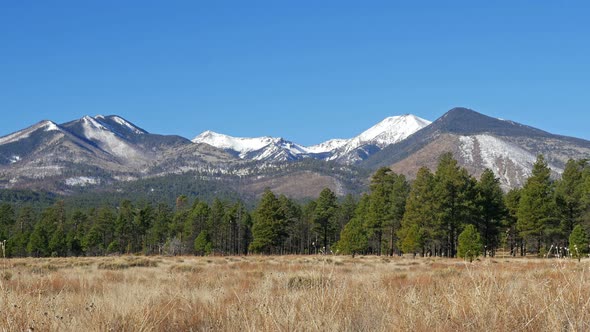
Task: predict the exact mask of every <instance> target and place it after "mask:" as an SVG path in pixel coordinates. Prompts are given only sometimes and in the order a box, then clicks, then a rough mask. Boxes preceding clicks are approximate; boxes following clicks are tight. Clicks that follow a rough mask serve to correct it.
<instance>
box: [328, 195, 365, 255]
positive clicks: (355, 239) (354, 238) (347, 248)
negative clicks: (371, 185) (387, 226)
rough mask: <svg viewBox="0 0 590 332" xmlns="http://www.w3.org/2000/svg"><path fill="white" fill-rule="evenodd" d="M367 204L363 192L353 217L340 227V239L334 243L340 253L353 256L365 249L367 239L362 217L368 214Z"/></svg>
mask: <svg viewBox="0 0 590 332" xmlns="http://www.w3.org/2000/svg"><path fill="white" fill-rule="evenodd" d="M369 205H370V198H369V196H368V195H366V194H365V195H363V196H362V197H361V200H360V201H359V203H358V205H357V208H356V209H355V213H354V216H353V218H352V219H351V220H350V222H348V223H347V224H346V225H345V226H344V228H343V229H342V232H341V234H340V240H339V241H338V243H337V245H336V249H337V250H338V251H339V252H341V253H342V254H346V255H352V256H353V257H354V256H355V255H356V254H358V253H364V252H365V251H366V250H367V248H368V246H369V241H368V238H367V230H366V228H365V223H364V220H363V219H364V218H365V216H366V215H367V214H368V211H369Z"/></svg>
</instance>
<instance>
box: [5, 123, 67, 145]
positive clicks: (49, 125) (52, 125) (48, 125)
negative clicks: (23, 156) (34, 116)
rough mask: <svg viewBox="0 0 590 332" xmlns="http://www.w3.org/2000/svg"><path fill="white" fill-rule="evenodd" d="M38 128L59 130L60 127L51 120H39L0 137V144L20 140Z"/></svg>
mask: <svg viewBox="0 0 590 332" xmlns="http://www.w3.org/2000/svg"><path fill="white" fill-rule="evenodd" d="M38 130H43V131H61V128H60V126H59V125H57V124H56V123H55V122H53V121H49V120H43V121H39V122H37V123H36V124H34V125H32V126H30V127H27V128H25V129H23V130H19V131H17V132H15V133H12V134H9V135H6V136H3V137H0V145H3V144H8V143H14V142H16V141H20V140H21V139H24V138H27V137H29V136H30V135H31V134H32V133H33V132H36V131H38Z"/></svg>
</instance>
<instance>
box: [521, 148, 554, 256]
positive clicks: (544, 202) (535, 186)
mask: <svg viewBox="0 0 590 332" xmlns="http://www.w3.org/2000/svg"><path fill="white" fill-rule="evenodd" d="M550 175H551V170H550V169H549V167H548V166H547V162H545V158H544V157H543V156H542V155H539V156H538V157H537V161H536V162H535V164H534V166H533V171H532V175H531V176H530V177H529V178H528V179H527V181H526V183H525V185H524V187H523V188H522V191H521V194H520V204H519V208H518V222H517V228H518V231H519V233H520V236H522V238H523V239H524V240H525V241H526V242H525V243H528V244H535V247H536V248H535V249H536V251H537V253H540V252H541V247H542V246H541V245H542V243H543V240H545V238H546V235H547V234H550V232H551V231H552V230H553V229H555V227H553V226H554V222H555V220H556V218H555V210H556V208H555V204H554V202H555V201H554V199H553V184H552V182H551V178H550Z"/></svg>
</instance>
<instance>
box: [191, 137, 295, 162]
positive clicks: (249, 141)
mask: <svg viewBox="0 0 590 332" xmlns="http://www.w3.org/2000/svg"><path fill="white" fill-rule="evenodd" d="M192 141H193V143H205V144H209V145H211V146H214V147H216V148H219V149H222V150H225V151H228V152H229V153H231V154H234V155H235V156H237V157H239V158H241V159H249V160H272V161H288V160H296V159H299V158H300V156H301V155H305V154H307V151H306V150H305V148H304V147H303V146H301V145H299V144H296V143H293V142H290V141H287V140H285V139H283V138H280V137H279V138H277V137H269V136H264V137H254V138H247V137H232V136H228V135H223V134H218V133H216V132H213V131H210V130H208V131H205V132H203V133H201V134H200V135H199V136H197V137H195V138H194V139H193V140H192Z"/></svg>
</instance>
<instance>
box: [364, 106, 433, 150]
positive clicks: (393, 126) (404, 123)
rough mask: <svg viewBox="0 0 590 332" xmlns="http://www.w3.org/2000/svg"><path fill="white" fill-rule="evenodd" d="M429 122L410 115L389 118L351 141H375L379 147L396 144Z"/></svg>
mask: <svg viewBox="0 0 590 332" xmlns="http://www.w3.org/2000/svg"><path fill="white" fill-rule="evenodd" d="M430 123H431V122H430V121H428V120H425V119H422V118H419V117H417V116H415V115H412V114H405V115H396V116H390V117H387V118H385V119H383V120H382V121H381V122H379V123H377V124H376V125H374V126H373V127H371V128H369V129H367V130H366V131H364V132H362V133H361V134H360V135H359V136H357V137H355V138H354V139H353V140H357V141H359V143H362V142H369V141H375V143H377V144H379V145H389V144H393V143H397V142H399V141H401V140H403V139H405V138H406V137H408V136H410V135H411V134H413V133H415V132H416V131H418V130H420V129H422V128H423V127H426V126H428V125H429V124H430Z"/></svg>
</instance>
